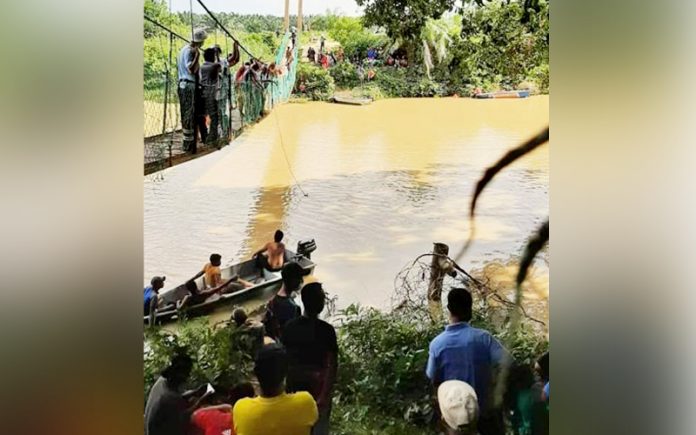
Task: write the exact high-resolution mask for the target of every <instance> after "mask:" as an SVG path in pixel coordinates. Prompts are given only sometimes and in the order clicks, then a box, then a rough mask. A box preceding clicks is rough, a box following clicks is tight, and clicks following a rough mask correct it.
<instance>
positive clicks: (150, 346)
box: [143, 320, 253, 399]
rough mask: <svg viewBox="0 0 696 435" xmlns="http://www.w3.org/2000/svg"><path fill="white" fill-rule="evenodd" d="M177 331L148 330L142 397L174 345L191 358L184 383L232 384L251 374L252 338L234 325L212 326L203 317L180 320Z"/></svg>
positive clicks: (159, 371) (173, 351)
mask: <svg viewBox="0 0 696 435" xmlns="http://www.w3.org/2000/svg"><path fill="white" fill-rule="evenodd" d="M181 325H182V326H181V328H180V330H179V332H178V333H177V334H173V333H171V332H168V331H166V330H164V329H154V330H148V331H147V332H146V335H145V339H146V351H145V355H144V358H143V371H144V378H145V399H147V395H148V393H149V391H150V388H151V387H152V384H154V382H155V381H156V380H157V377H158V376H159V374H160V373H161V372H162V370H163V369H164V368H165V367H167V365H168V364H169V362H170V361H171V357H172V356H173V355H174V353H175V351H176V349H178V348H183V349H184V350H185V351H186V353H187V354H188V355H190V356H191V358H192V359H193V361H194V363H193V369H192V371H191V376H190V378H189V384H188V385H187V387H191V388H193V387H196V386H199V385H201V384H203V383H205V382H210V383H215V384H217V385H221V386H223V387H231V386H233V385H235V384H237V383H239V382H241V381H246V380H248V379H249V378H250V376H251V373H252V367H253V365H252V364H253V360H252V356H251V352H250V349H251V346H252V342H251V340H252V338H251V337H250V336H249V335H248V334H245V333H243V332H242V331H241V330H239V329H237V328H236V327H225V328H214V327H210V326H208V325H207V324H206V323H205V321H200V320H199V321H191V322H187V323H182V324H181Z"/></svg>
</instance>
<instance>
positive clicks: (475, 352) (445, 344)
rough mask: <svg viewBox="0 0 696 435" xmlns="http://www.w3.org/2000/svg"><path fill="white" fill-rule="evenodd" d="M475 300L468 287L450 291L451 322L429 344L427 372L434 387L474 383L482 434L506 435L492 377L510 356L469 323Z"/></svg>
mask: <svg viewBox="0 0 696 435" xmlns="http://www.w3.org/2000/svg"><path fill="white" fill-rule="evenodd" d="M472 302H473V301H472V298H471V293H469V292H468V291H467V290H466V289H463V288H453V289H452V290H450V292H449V294H448V295H447V309H448V310H449V325H447V327H446V328H445V330H444V331H443V332H442V333H440V334H439V335H438V336H437V337H435V338H434V339H433V341H432V342H431V343H430V349H429V354H428V365H427V368H426V371H425V373H426V375H427V376H428V378H429V379H430V381H431V382H432V383H433V386H434V387H435V389H437V387H438V386H439V385H440V384H441V383H443V382H445V381H449V380H459V381H463V382H466V383H467V384H469V385H471V386H472V387H473V388H474V390H475V391H476V396H477V398H478V403H479V410H480V419H479V423H478V430H479V433H480V434H481V435H493V434H495V435H503V434H504V433H505V425H504V422H503V414H502V411H501V410H500V409H499V408H497V407H495V406H494V404H493V391H494V388H493V387H494V385H493V380H494V378H495V375H496V372H497V371H498V369H499V368H501V367H502V366H503V365H504V364H508V363H509V360H510V356H509V354H508V352H507V350H506V349H505V348H504V347H503V346H502V345H501V344H500V342H498V340H496V339H495V338H494V337H493V336H492V335H491V334H490V333H489V332H488V331H484V330H483V329H478V328H474V327H473V326H470V325H469V323H468V322H469V321H470V320H471V315H472Z"/></svg>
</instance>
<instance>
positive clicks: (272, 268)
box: [251, 230, 285, 279]
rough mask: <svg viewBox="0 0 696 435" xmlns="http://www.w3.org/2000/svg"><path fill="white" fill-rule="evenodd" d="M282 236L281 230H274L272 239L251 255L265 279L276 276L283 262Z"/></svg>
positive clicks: (283, 247) (283, 245) (283, 246)
mask: <svg viewBox="0 0 696 435" xmlns="http://www.w3.org/2000/svg"><path fill="white" fill-rule="evenodd" d="M283 236H285V234H283V232H282V231H281V230H276V232H275V234H274V235H273V241H272V242H268V243H266V244H265V245H264V246H263V248H261V249H259V250H258V251H256V252H254V255H252V256H251V258H252V259H255V260H256V264H257V265H258V266H259V267H260V268H261V269H262V271H263V272H264V276H265V277H266V278H267V279H272V278H275V277H277V276H278V274H279V273H280V271H281V269H282V268H283V264H284V263H285V244H284V243H283V242H282V240H283Z"/></svg>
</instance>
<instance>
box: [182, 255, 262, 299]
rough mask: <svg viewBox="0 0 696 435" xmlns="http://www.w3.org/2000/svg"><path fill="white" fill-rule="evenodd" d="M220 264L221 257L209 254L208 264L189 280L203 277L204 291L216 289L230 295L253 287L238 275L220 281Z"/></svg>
mask: <svg viewBox="0 0 696 435" xmlns="http://www.w3.org/2000/svg"><path fill="white" fill-rule="evenodd" d="M221 264H222V256H221V255H220V254H211V255H210V262H209V263H206V264H205V265H204V266H203V269H202V270H201V271H200V272H198V273H197V274H196V275H195V276H194V277H193V278H191V280H195V279H196V278H198V277H200V276H201V275H204V277H203V282H204V289H206V288H217V287H220V288H222V289H223V293H231V292H235V291H238V290H242V289H245V288H249V287H251V286H253V285H254V284H253V283H250V282H249V281H245V280H243V279H242V278H240V277H239V275H234V276H233V277H231V278H230V279H228V280H227V281H224V282H223V280H222V272H221V271H220V265H221Z"/></svg>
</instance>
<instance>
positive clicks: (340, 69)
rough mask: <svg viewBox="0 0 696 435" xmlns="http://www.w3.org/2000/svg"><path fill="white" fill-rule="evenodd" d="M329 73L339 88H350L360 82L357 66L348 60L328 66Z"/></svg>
mask: <svg viewBox="0 0 696 435" xmlns="http://www.w3.org/2000/svg"><path fill="white" fill-rule="evenodd" d="M329 74H331V77H333V79H334V83H335V84H336V86H338V87H339V88H352V87H354V86H357V85H359V84H360V77H358V71H357V68H355V65H353V64H352V63H350V62H339V63H338V64H336V65H335V66H333V67H331V68H329Z"/></svg>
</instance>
